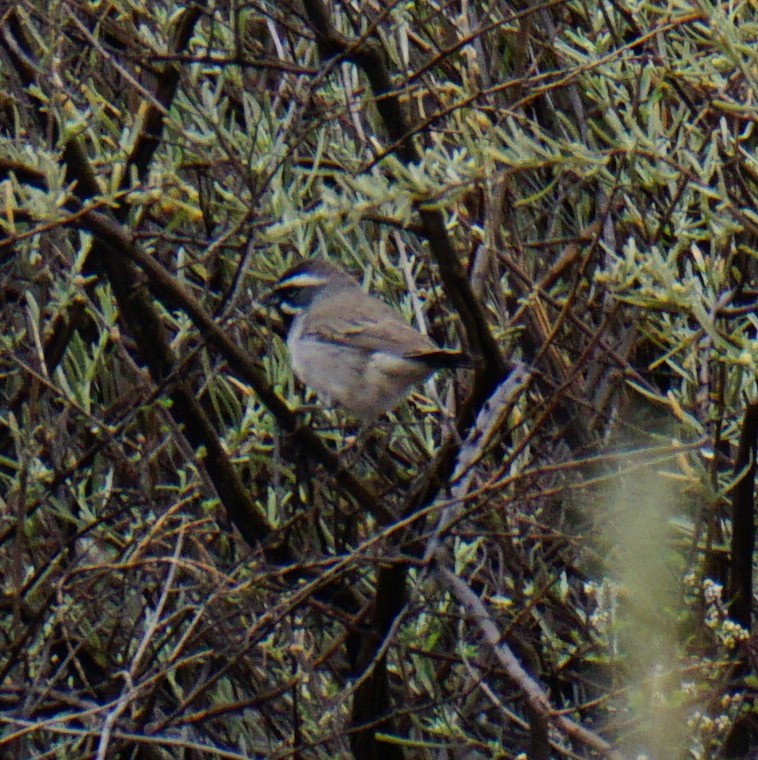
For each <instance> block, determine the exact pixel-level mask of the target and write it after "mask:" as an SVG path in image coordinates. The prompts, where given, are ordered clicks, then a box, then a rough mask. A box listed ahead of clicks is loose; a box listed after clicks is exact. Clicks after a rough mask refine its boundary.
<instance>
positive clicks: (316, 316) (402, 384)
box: [268, 259, 471, 422]
mask: <svg viewBox="0 0 758 760" xmlns="http://www.w3.org/2000/svg"><path fill="white" fill-rule="evenodd" d="M268 299H269V300H271V301H273V302H274V303H276V305H277V306H278V308H279V311H280V312H281V314H282V317H283V318H284V320H285V324H286V325H287V328H288V333H287V348H288V350H289V354H290V362H291V364H292V369H293V371H294V373H295V375H297V377H298V378H300V380H302V381H303V382H304V383H305V384H306V385H308V386H310V387H311V388H313V389H314V390H315V391H316V392H317V393H318V394H319V396H320V397H321V399H322V400H323V401H324V402H326V403H328V404H332V403H338V404H340V405H341V406H343V407H344V408H345V409H346V410H347V411H348V412H350V413H351V414H353V415H354V416H355V417H357V418H359V419H360V420H362V421H364V422H365V421H370V420H373V419H374V418H376V417H378V416H379V415H380V414H382V412H386V411H388V410H390V409H392V408H393V407H394V406H395V405H396V404H397V403H398V402H399V401H400V400H401V399H402V398H404V397H405V396H406V395H407V393H408V392H409V391H410V389H411V387H412V386H413V385H415V384H417V383H419V382H421V381H423V380H425V379H426V378H428V377H429V376H430V375H431V374H432V373H433V372H434V371H435V370H437V369H442V368H456V367H470V366H471V361H470V359H469V357H468V356H467V355H466V354H464V353H462V352H461V351H456V350H453V349H449V348H440V347H439V346H437V345H436V344H435V343H433V342H432V341H431V340H430V339H429V338H427V337H426V336H425V335H422V334H421V333H420V332H418V330H415V329H414V328H413V327H411V326H410V325H409V324H408V323H407V322H406V321H405V320H404V319H403V318H402V317H401V316H400V315H399V314H398V313H397V312H396V311H395V310H394V309H392V308H390V307H389V306H388V305H387V304H385V303H383V302H382V301H379V300H378V299H376V298H374V297H373V296H370V295H368V294H367V293H364V291H363V290H362V289H361V286H360V285H359V284H358V281H357V280H355V279H354V278H353V277H351V276H350V275H349V274H347V273H346V272H344V271H343V270H342V269H339V268H338V267H336V266H334V265H332V264H329V263H328V262H326V261H324V260H323V259H310V260H308V261H304V262H302V263H300V264H298V265H297V266H294V267H292V268H291V269H289V270H288V271H287V272H285V273H284V274H283V275H282V276H281V278H280V279H279V281H278V282H277V283H276V284H275V285H274V287H273V288H272V290H271V293H270V294H269V296H268Z"/></svg>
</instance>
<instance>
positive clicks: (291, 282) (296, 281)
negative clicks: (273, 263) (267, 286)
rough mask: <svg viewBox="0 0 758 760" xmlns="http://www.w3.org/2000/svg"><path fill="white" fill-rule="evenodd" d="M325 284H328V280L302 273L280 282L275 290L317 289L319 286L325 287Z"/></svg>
mask: <svg viewBox="0 0 758 760" xmlns="http://www.w3.org/2000/svg"><path fill="white" fill-rule="evenodd" d="M327 282H329V280H328V279H327V278H326V277H319V276H318V275H317V274H309V273H308V272H302V273H300V274H294V275H292V277H288V278H287V279H286V280H282V281H281V282H280V283H279V284H278V285H277V286H276V290H284V289H285V288H318V287H320V286H321V285H326V283H327Z"/></svg>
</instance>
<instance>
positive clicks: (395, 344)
mask: <svg viewBox="0 0 758 760" xmlns="http://www.w3.org/2000/svg"><path fill="white" fill-rule="evenodd" d="M325 312H326V313H325ZM351 312H352V314H351ZM354 312H355V310H354V309H353V308H351V299H349V298H346V299H344V303H343V302H342V299H341V298H339V297H337V298H334V299H331V300H330V301H329V303H328V304H323V305H322V304H315V305H314V306H313V307H311V311H310V314H309V320H308V322H309V327H308V329H307V330H306V331H305V332H304V333H303V336H302V337H304V338H313V339H316V340H320V341H322V342H325V343H333V344H336V345H342V346H350V347H351V348H353V349H356V350H359V351H365V352H366V353H374V352H377V351H379V352H382V353H389V354H395V355H396V356H408V357H416V356H420V355H423V354H425V353H427V352H429V351H437V350H441V349H439V348H438V346H437V345H436V344H435V343H433V342H432V341H431V340H430V339H429V338H427V337H426V336H425V335H422V334H421V333H420V332H418V330H415V329H414V328H413V327H411V326H410V325H409V324H408V323H407V322H405V321H404V320H403V319H402V317H400V315H398V314H397V313H396V312H395V311H394V310H393V309H391V308H390V307H389V306H387V305H386V304H384V303H382V302H381V301H377V300H376V299H374V301H373V303H372V304H371V309H370V311H368V312H367V313H364V314H360V315H355V313H354Z"/></svg>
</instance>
